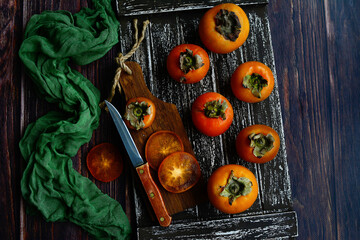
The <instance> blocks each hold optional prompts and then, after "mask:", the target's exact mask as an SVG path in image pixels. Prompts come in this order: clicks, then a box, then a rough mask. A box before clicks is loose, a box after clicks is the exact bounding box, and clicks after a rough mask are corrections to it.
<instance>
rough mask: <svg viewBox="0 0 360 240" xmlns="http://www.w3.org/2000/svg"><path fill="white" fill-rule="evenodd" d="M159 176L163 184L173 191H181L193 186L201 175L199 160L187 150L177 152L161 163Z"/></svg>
mask: <svg viewBox="0 0 360 240" xmlns="http://www.w3.org/2000/svg"><path fill="white" fill-rule="evenodd" d="M158 177H159V181H160V183H161V185H162V186H163V187H164V188H165V189H166V190H168V191H169V192H172V193H181V192H185V191H187V190H189V189H190V188H192V187H193V186H194V185H195V184H196V183H197V182H198V181H199V179H200V177H201V170H200V166H199V163H198V161H197V160H196V159H195V157H194V156H193V155H191V154H190V153H187V152H176V153H173V154H171V155H169V156H168V157H166V158H165V159H164V160H163V161H162V163H161V164H160V167H159V170H158Z"/></svg>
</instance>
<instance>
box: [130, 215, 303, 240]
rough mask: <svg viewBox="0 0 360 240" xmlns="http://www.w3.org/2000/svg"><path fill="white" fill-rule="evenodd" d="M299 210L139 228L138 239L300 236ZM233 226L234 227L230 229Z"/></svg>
mask: <svg viewBox="0 0 360 240" xmlns="http://www.w3.org/2000/svg"><path fill="white" fill-rule="evenodd" d="M296 222H297V221H296V213H295V212H293V211H291V212H283V213H275V214H266V215H260V216H249V217H237V218H231V219H219V220H212V221H197V222H192V223H191V224H188V223H186V222H184V223H178V224H172V225H171V226H170V227H168V228H167V229H166V231H164V228H162V227H148V228H140V229H138V234H137V238H138V239H163V240H165V239H229V240H230V239H263V238H266V239H270V238H282V237H297V236H298V232H297V225H296ZM229 229H233V230H232V231H229Z"/></svg>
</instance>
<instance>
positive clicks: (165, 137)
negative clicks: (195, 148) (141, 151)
mask: <svg viewBox="0 0 360 240" xmlns="http://www.w3.org/2000/svg"><path fill="white" fill-rule="evenodd" d="M183 151H184V145H183V143H182V141H181V139H180V137H179V136H178V135H177V134H176V133H174V132H171V131H165V130H162V131H157V132H155V133H153V134H152V135H151V136H150V137H149V139H148V140H147V142H146V146H145V157H146V161H147V162H148V163H149V165H150V167H151V168H152V169H154V170H157V169H158V168H159V166H160V164H161V162H162V161H163V160H164V159H165V158H166V157H167V156H169V155H170V154H172V153H174V152H183Z"/></svg>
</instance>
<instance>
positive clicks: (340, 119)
mask: <svg viewBox="0 0 360 240" xmlns="http://www.w3.org/2000/svg"><path fill="white" fill-rule="evenodd" d="M359 10H360V2H359V1H343V0H342V1H328V0H327V1H325V2H324V12H325V13H324V15H325V22H326V36H327V55H328V71H329V83H328V84H327V85H328V86H330V96H331V98H330V101H329V102H330V104H331V110H332V111H331V114H330V117H331V127H332V128H331V129H332V131H331V137H332V142H331V147H332V149H333V151H331V153H332V158H331V160H332V162H333V163H334V178H335V179H334V188H333V189H332V191H333V193H334V194H333V195H332V196H334V195H335V199H334V202H335V204H334V205H331V207H332V208H333V207H335V206H336V210H333V213H334V214H335V215H336V222H335V226H336V234H337V238H338V239H356V238H359V236H360V227H359V224H360V194H359V190H360V161H359V159H360V158H359V155H360V150H359V147H358V146H359V144H360V138H359V136H360V124H359V123H360V109H359V102H360V95H359V92H360V84H359V76H360V69H359V63H360V52H359V49H360V38H359V36H360V28H359V22H360V16H359V14H357V13H358V12H359ZM346 79H348V81H346ZM351 106H355V109H354V108H352V107H351ZM354 156H355V158H354ZM354 193H355V194H354ZM330 203H331V202H330ZM335 226H334V228H335Z"/></svg>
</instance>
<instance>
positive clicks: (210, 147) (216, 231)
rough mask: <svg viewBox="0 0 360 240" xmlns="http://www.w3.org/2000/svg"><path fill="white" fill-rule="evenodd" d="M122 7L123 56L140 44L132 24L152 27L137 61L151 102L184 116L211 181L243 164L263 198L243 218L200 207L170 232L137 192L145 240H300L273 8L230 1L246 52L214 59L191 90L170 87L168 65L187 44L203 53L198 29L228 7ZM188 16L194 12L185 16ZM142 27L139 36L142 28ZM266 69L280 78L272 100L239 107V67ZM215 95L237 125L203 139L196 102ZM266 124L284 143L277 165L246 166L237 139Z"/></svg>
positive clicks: (182, 86) (140, 4) (178, 216)
mask: <svg viewBox="0 0 360 240" xmlns="http://www.w3.org/2000/svg"><path fill="white" fill-rule="evenodd" d="M144 2H145V1H136V0H135V1H119V0H118V1H117V2H116V6H117V10H118V14H119V20H120V23H121V29H120V31H121V33H120V34H121V41H120V44H121V52H123V53H126V52H128V51H129V50H130V48H131V46H132V45H133V43H134V39H133V35H134V32H133V31H134V29H133V21H132V20H133V19H134V18H138V19H139V22H140V23H141V22H142V21H143V20H146V19H149V20H150V22H151V23H150V25H149V29H148V30H147V33H146V38H145V39H144V41H143V43H142V44H141V46H140V48H139V49H138V51H137V52H136V53H135V55H134V57H133V59H132V60H135V61H136V62H138V63H139V64H140V66H141V67H142V69H143V73H144V77H145V81H146V84H147V86H148V88H149V90H150V91H151V92H152V94H153V95H154V96H155V97H157V98H159V99H160V100H163V101H164V102H168V103H173V104H175V105H176V107H177V109H178V110H179V113H180V116H181V118H182V120H183V124H184V127H185V129H186V131H187V135H188V136H189V140H190V143H191V144H192V147H193V150H194V153H195V156H196V157H197V159H198V161H199V163H200V167H201V170H202V173H203V176H204V178H205V179H207V178H208V177H209V176H210V174H211V173H212V172H213V171H214V170H215V169H217V168H218V167H220V166H222V165H225V164H230V163H231V164H240V165H243V166H245V167H247V168H249V169H250V170H251V171H252V172H253V173H254V174H255V175H256V177H257V180H258V182H259V191H260V192H259V197H258V199H257V200H256V202H255V203H254V205H253V206H252V207H251V208H250V209H249V210H247V211H246V212H244V213H241V214H235V215H227V214H223V213H221V212H219V211H218V210H216V209H215V208H214V207H213V206H211V204H210V203H206V204H201V205H198V206H196V207H194V208H190V209H187V210H186V211H184V212H181V213H177V214H174V215H173V222H172V224H171V225H170V227H168V228H162V227H160V226H158V223H157V222H156V221H154V220H153V218H152V217H151V213H149V212H148V210H147V207H146V204H147V203H146V200H145V199H144V198H143V197H141V196H139V195H141V191H139V189H140V188H138V186H137V185H135V188H136V189H135V191H134V199H135V212H136V222H137V237H138V238H139V239H148V238H151V239H159V238H161V239H209V238H226V239H245V238H246V239H248V238H279V237H296V236H297V218H296V213H295V212H294V211H293V210H292V199H291V189H290V178H289V172H288V165H287V157H286V149H285V139H284V131H283V123H282V116H281V107H280V100H279V92H278V86H277V81H279V80H281V79H277V77H276V71H275V62H274V56H273V50H272V44H271V35H270V27H269V21H268V18H267V4H266V3H267V1H265V0H263V1H261V0H258V1H250V0H247V1H232V2H234V3H237V4H239V5H240V6H241V7H242V8H243V9H244V11H245V12H246V13H247V15H248V17H249V20H250V34H249V37H248V39H247V41H246V42H245V44H244V45H243V46H242V47H240V48H239V49H238V50H236V51H234V52H232V53H229V54H224V55H220V54H215V53H212V52H210V51H208V53H209V57H210V70H209V73H208V74H207V76H206V77H205V79H203V80H202V81H201V82H199V83H196V84H192V85H185V84H180V83H178V82H176V81H174V80H172V79H171V78H170V77H169V75H168V73H167V70H166V57H167V55H168V53H169V52H170V50H171V49H172V48H173V47H175V46H176V45H179V44H181V43H193V44H197V45H200V46H202V47H204V46H203V45H202V43H201V41H200V39H199V36H198V32H197V30H198V24H199V21H200V18H201V16H202V15H203V14H204V13H205V11H206V10H207V9H206V8H210V7H212V6H214V5H217V4H219V3H220V2H225V1H211V2H210V1H191V2H190V1H177V0H174V1H167V2H164V1H155V0H153V1H147V2H146V3H144ZM185 10H189V11H185ZM139 27H140V28H141V26H140V24H139ZM251 60H255V61H260V62H263V63H265V64H266V65H268V66H269V67H270V68H271V69H272V70H273V72H274V75H275V87H274V91H273V93H272V94H271V95H270V97H269V98H268V99H267V100H265V101H263V102H260V103H256V104H248V103H244V102H241V101H239V100H238V99H236V98H235V96H234V95H233V94H232V92H231V88H230V77H231V75H232V73H233V72H234V70H235V69H236V68H237V66H238V65H239V64H241V63H243V62H246V61H251ZM209 91H215V92H219V93H221V94H222V95H224V96H225V97H226V98H227V99H229V101H230V102H231V104H232V106H233V108H234V113H235V114H234V122H233V124H232V126H231V127H230V129H229V130H228V131H227V132H226V133H225V134H223V135H221V136H219V137H214V138H211V137H207V136H205V135H203V134H201V133H200V132H198V131H197V130H196V129H195V128H194V126H193V124H192V122H191V115H190V109H191V104H192V102H193V101H194V100H195V99H196V98H197V97H198V96H199V95H201V94H203V93H205V92H209ZM253 124H266V125H269V126H271V127H272V128H274V129H275V130H276V131H277V132H278V133H279V136H280V139H281V146H280V150H279V153H278V155H277V157H276V158H275V159H274V160H273V161H270V162H269V163H266V164H262V165H258V164H252V163H248V162H245V161H243V160H242V159H240V158H239V157H238V156H237V154H236V150H235V138H236V136H237V134H238V133H239V131H240V130H241V129H243V128H244V127H247V126H250V125H253Z"/></svg>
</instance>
